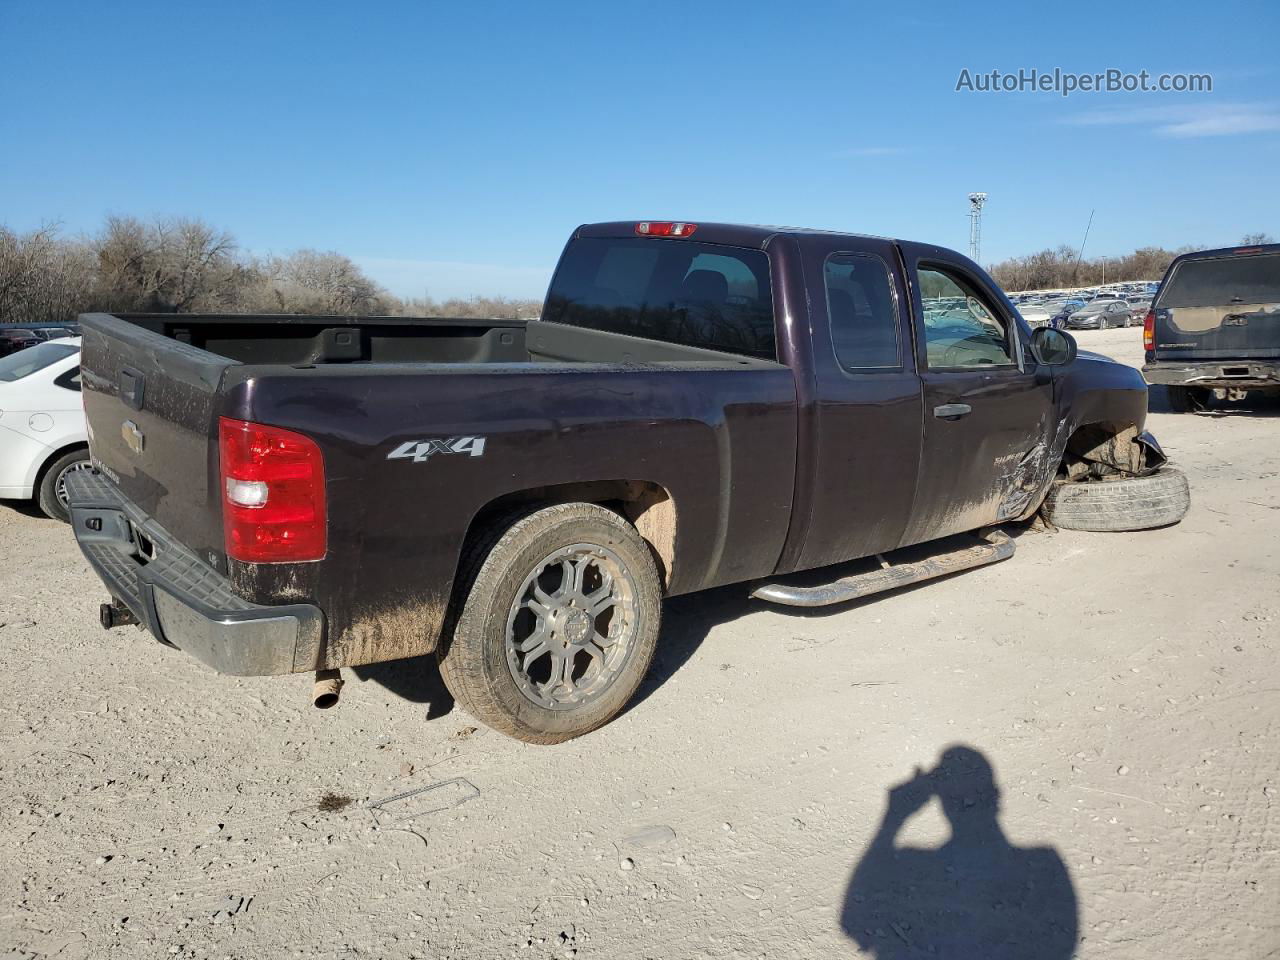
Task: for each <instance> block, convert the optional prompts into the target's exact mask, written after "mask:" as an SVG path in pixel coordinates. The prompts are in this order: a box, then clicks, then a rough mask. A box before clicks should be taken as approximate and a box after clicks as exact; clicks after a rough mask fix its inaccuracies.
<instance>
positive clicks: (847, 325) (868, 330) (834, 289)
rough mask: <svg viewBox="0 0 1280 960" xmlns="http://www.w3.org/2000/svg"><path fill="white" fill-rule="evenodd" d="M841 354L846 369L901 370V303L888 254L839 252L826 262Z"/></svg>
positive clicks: (835, 343) (834, 342)
mask: <svg viewBox="0 0 1280 960" xmlns="http://www.w3.org/2000/svg"><path fill="white" fill-rule="evenodd" d="M823 281H824V284H825V286H826V291H827V316H828V317H829V318H830V322H831V342H832V345H833V346H834V348H835V351H836V359H837V360H839V361H840V366H842V367H844V368H845V369H846V370H898V369H901V367H902V356H901V354H900V352H899V348H898V342H899V338H898V306H897V303H896V301H895V299H894V296H893V283H892V281H891V280H890V278H889V269H888V267H886V266H885V263H884V261H883V260H881V259H880V258H879V257H876V256H872V255H871V254H859V253H833V254H832V255H831V256H829V257H827V260H826V263H825V264H824V265H823Z"/></svg>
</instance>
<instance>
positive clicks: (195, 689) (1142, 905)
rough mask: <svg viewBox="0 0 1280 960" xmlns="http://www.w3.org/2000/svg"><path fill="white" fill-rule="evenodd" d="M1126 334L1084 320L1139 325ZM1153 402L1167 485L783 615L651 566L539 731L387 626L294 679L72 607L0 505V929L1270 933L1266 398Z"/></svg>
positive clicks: (313, 943) (773, 938)
mask: <svg viewBox="0 0 1280 960" xmlns="http://www.w3.org/2000/svg"><path fill="white" fill-rule="evenodd" d="M1140 338H1141V334H1140V332H1139V331H1138V330H1136V329H1128V330H1115V331H1104V332H1084V333H1082V334H1081V335H1080V340H1081V342H1082V346H1083V347H1085V348H1086V349H1099V350H1101V351H1102V352H1104V353H1108V354H1111V355H1113V356H1116V357H1117V358H1119V359H1122V360H1125V361H1126V362H1131V363H1135V364H1136V363H1138V362H1139V360H1140V349H1141V347H1140ZM1152 406H1153V409H1154V410H1155V411H1156V412H1154V413H1153V415H1152V417H1151V420H1150V427H1151V429H1152V430H1153V432H1155V433H1156V435H1157V436H1158V437H1160V439H1161V440H1162V442H1163V443H1164V445H1165V447H1166V450H1167V451H1168V452H1169V453H1170V455H1171V456H1172V457H1173V458H1175V459H1176V460H1177V461H1178V462H1179V463H1180V464H1181V465H1182V466H1183V468H1184V469H1185V470H1186V472H1187V473H1188V475H1189V477H1190V480H1191V485H1192V496H1193V505H1192V510H1191V514H1190V515H1189V516H1188V518H1187V519H1186V520H1185V521H1184V522H1183V523H1182V524H1180V525H1178V526H1175V527H1172V528H1169V529H1164V530H1157V531H1149V532H1145V533H1134V534H1110V535H1108V534H1083V533H1070V532H1065V531H1064V532H1061V533H1056V534H1044V533H1036V532H1033V531H1025V532H1023V533H1022V534H1021V535H1020V536H1019V538H1018V550H1017V554H1016V555H1015V556H1014V557H1013V558H1012V559H1011V560H1009V561H1008V562H1006V563H1003V564H998V565H996V566H993V567H986V568H983V569H979V570H975V571H971V572H968V573H964V574H960V575H958V576H954V577H951V578H949V579H947V580H945V581H940V582H936V583H932V584H926V585H921V586H918V587H916V588H912V589H907V590H903V591H899V592H897V593H895V594H892V595H888V596H884V597H881V598H873V599H871V600H868V601H865V602H861V603H858V604H854V605H849V606H844V607H840V608H836V609H834V610H830V611H821V612H818V613H812V614H807V615H806V614H803V613H797V612H795V611H788V610H784V609H775V608H770V607H768V606H765V605H763V604H760V603H758V602H755V601H750V600H748V599H746V597H745V591H744V590H743V589H741V588H740V587H738V588H727V589H722V590H718V591H715V592H713V593H710V594H706V595H701V596H696V597H689V598H683V599H680V600H677V601H674V602H672V603H670V604H668V608H667V624H666V628H665V632H664V636H663V640H662V645H661V646H660V648H659V663H658V665H657V668H656V669H655V673H654V676H653V677H652V678H651V679H650V681H649V682H648V683H647V685H646V687H645V690H644V694H643V696H642V697H641V698H640V699H639V700H638V701H637V702H636V703H635V704H634V705H633V706H632V707H631V709H630V710H629V711H628V712H627V713H626V714H625V715H624V716H623V717H622V718H621V719H619V720H618V721H616V722H615V723H613V724H611V725H609V726H608V727H606V728H604V729H603V730H600V731H598V732H597V733H595V734H592V735H591V736H588V737H586V738H583V739H581V740H578V741H575V742H572V743H569V744H565V745H562V746H557V747H528V746H524V745H521V744H519V743H516V742H514V741H512V740H508V739H505V738H503V737H501V736H499V735H497V734H494V733H492V732H490V731H488V730H486V729H485V728H483V727H480V728H477V725H476V724H475V723H473V722H472V721H471V720H470V718H469V717H467V716H466V715H464V714H463V713H461V711H458V710H450V704H449V703H448V701H447V698H446V697H445V696H444V695H442V693H441V691H440V689H439V687H438V681H436V680H435V678H434V677H433V675H432V672H431V671H430V670H429V669H428V668H427V667H426V666H425V665H424V664H421V663H409V664H402V665H398V666H396V667H383V668H378V669H370V670H366V671H364V675H363V676H362V677H360V678H355V677H353V678H352V680H351V681H350V682H349V683H348V684H347V688H346V690H345V692H344V695H343V702H342V704H341V706H339V707H338V708H337V709H335V710H330V711H324V712H322V711H316V710H314V709H312V708H311V707H310V706H309V704H308V701H307V694H308V693H309V688H310V683H309V680H307V679H306V678H303V677H296V678H284V679H274V680H272V679H248V680H237V679H231V678H221V677H217V676H215V675H213V674H211V673H209V672H207V671H205V670H204V669H203V668H202V667H200V666H199V665H198V664H197V663H196V662H194V661H192V660H190V659H188V658H186V657H184V656H183V655H182V654H180V653H177V652H175V651H172V650H168V649H165V648H162V647H160V646H158V645H156V644H155V643H154V642H153V641H151V640H150V639H149V638H148V637H147V636H146V635H145V634H142V633H139V632H135V631H132V630H118V631H113V632H111V633H105V632H103V631H102V630H101V629H99V628H98V626H97V604H98V602H99V601H100V600H101V599H102V598H103V591H102V589H101V588H100V586H99V584H98V582H97V580H96V579H95V578H94V577H93V575H92V574H91V573H90V572H89V570H88V568H87V566H86V564H85V563H84V561H83V560H82V559H81V556H80V554H79V552H78V550H77V549H76V547H75V545H74V543H73V542H72V540H71V538H70V536H69V534H68V532H67V529H66V528H65V527H64V526H61V525H59V524H56V523H53V522H51V521H47V520H44V519H39V518H37V517H36V516H34V515H33V514H32V513H31V512H30V511H22V510H15V509H11V508H9V507H7V506H5V507H0V556H3V558H4V560H3V563H0V568H2V571H0V657H2V658H3V664H4V671H5V674H6V675H7V676H8V677H9V694H8V695H7V696H6V697H5V698H4V701H3V704H2V705H0V793H2V794H3V799H2V801H0V864H3V867H2V868H0V877H2V883H3V901H2V902H3V906H2V907H0V911H2V913H0V949H4V950H7V951H9V953H8V954H7V955H9V956H15V957H53V956H57V957H65V958H80V957H83V958H99V957H106V956H121V957H130V958H149V957H161V958H167V957H174V956H178V957H210V958H223V957H231V958H259V957H262V958H267V957H270V958H278V957H289V956H306V957H340V958H353V957H389V958H400V957H432V958H448V957H451V958H467V960H475V958H489V957H512V956H521V957H530V958H537V957H573V956H576V957H579V958H583V960H588V958H595V957H620V958H629V960H630V958H636V960H640V958H684V957H690V958H692V957H697V958H719V957H770V958H792V957H794V958H804V960H810V958H813V957H831V956H858V955H860V953H859V951H860V950H865V954H863V955H875V956H878V957H881V958H885V957H897V956H911V955H917V954H920V955H924V954H926V953H927V952H928V948H929V945H930V944H931V943H932V944H934V945H936V944H937V943H939V942H942V943H943V946H942V948H941V950H940V955H943V956H946V955H950V956H957V955H961V954H963V955H970V954H967V953H964V951H963V950H962V949H961V948H960V947H958V946H956V941H952V942H951V943H950V945H949V946H948V945H947V944H946V942H945V939H946V934H947V931H951V932H952V933H955V932H956V931H957V930H958V929H959V927H958V926H957V925H958V924H960V923H961V921H960V920H958V919H957V916H956V914H957V912H959V913H963V914H964V915H965V916H966V917H967V918H968V919H967V920H965V921H964V923H965V924H967V925H968V926H967V927H965V930H966V931H967V932H965V934H964V935H965V936H974V937H979V938H981V939H982V942H983V943H984V947H983V948H982V949H981V950H980V951H974V952H977V953H980V954H981V955H982V956H985V957H1004V956H1035V957H1057V956H1061V957H1065V956H1068V955H1069V953H1070V951H1071V939H1070V938H1071V936H1072V934H1071V931H1072V929H1073V928H1074V929H1076V930H1077V933H1076V937H1077V939H1078V945H1077V947H1076V949H1077V951H1078V955H1079V956H1081V957H1102V956H1106V957H1109V958H1161V960H1167V958H1181V957H1186V958H1199V957H1205V956H1220V957H1231V958H1262V957H1266V956H1276V955H1277V954H1280V815H1278V814H1277V805H1278V804H1280V795H1278V793H1277V791H1280V773H1278V772H1277V759H1276V758H1277V756H1280V702H1278V700H1277V693H1280V676H1277V670H1276V666H1275V664H1276V657H1277V652H1278V651H1277V648H1278V647H1280V631H1278V630H1277V622H1278V621H1280V597H1278V596H1277V589H1276V587H1277V575H1278V574H1280V552H1278V551H1280V547H1278V545H1277V544H1278V539H1277V537H1276V533H1277V531H1278V530H1280V512H1278V511H1280V492H1277V491H1278V490H1280V485H1278V484H1277V480H1276V477H1277V471H1278V470H1280V446H1278V445H1277V444H1276V441H1275V436H1276V430H1277V428H1278V426H1280V404H1270V405H1266V404H1260V405H1257V406H1254V407H1242V408H1239V409H1237V410H1234V411H1233V412H1231V413H1229V414H1225V415H1222V414H1209V415H1187V416H1175V415H1172V414H1169V413H1167V412H1163V411H1165V410H1167V407H1165V406H1164V404H1163V397H1162V396H1160V395H1159V391H1158V388H1157V390H1156V391H1153V398H1152ZM952 745H963V746H964V747H965V748H967V749H962V750H951V751H950V752H948V753H947V754H946V756H945V758H944V759H943V760H942V761H941V770H942V772H941V773H940V774H939V775H938V776H936V777H932V778H924V779H920V780H916V781H915V782H914V783H911V784H908V785H907V786H904V787H902V788H900V789H897V790H895V791H894V792H893V794H892V795H890V794H889V793H888V791H889V790H890V788H892V787H895V786H896V785H898V784H901V783H903V782H904V781H907V780H909V778H911V777H912V774H913V771H914V770H915V768H916V767H917V766H919V767H923V768H925V769H932V768H934V767H935V766H937V765H938V764H939V758H940V756H942V755H943V752H944V750H947V748H948V747H951V746H952ZM984 758H985V764H989V767H990V770H991V771H993V773H994V778H995V780H996V782H997V783H998V785H999V789H1000V792H999V794H998V800H997V794H996V793H995V792H994V791H993V790H992V789H991V784H990V783H989V782H987V778H986V775H985V773H984V769H985V764H984ZM424 787H430V788H431V789H428V790H425V791H424V792H422V793H419V794H417V795H414V796H410V797H407V798H405V799H401V800H393V801H390V802H388V803H386V804H385V805H383V806H379V807H374V806H373V804H375V803H377V802H378V801H380V800H384V799H386V798H389V797H394V796H395V795H397V794H400V793H403V792H405V791H413V790H420V789H422V788H424ZM890 796H892V801H893V802H892V804H890V805H889V814H888V817H887V818H886V803H887V800H888V799H889V798H890ZM935 796H936V797H937V799H933V797H935ZM939 801H941V802H939ZM917 812H918V815H913V814H915V813H917ZM949 824H950V825H949ZM899 826H901V827H902V829H901V831H898V829H897V828H898V827H899ZM882 828H883V829H882ZM895 832H898V839H897V841H896V842H897V844H898V845H900V846H901V845H906V846H910V847H914V848H916V849H915V850H912V851H905V852H898V853H895V852H894V851H893V849H892V841H891V839H890V838H891V837H892V836H893V834H894V833H895ZM948 836H951V839H950V841H949V842H946V843H945V844H944V841H947V840H948ZM1030 848H1034V849H1030ZM860 864H861V867H860V866H859V865H860ZM855 869H857V875H856V879H855ZM904 870H909V875H904V872H903V871H904ZM970 928H972V929H970ZM956 935H957V936H959V934H956Z"/></svg>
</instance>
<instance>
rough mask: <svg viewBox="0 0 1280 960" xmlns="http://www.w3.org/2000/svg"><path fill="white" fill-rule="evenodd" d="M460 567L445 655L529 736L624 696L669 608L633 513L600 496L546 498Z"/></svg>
mask: <svg viewBox="0 0 1280 960" xmlns="http://www.w3.org/2000/svg"><path fill="white" fill-rule="evenodd" d="M463 566H464V570H463V571H462V577H463V579H462V581H461V582H460V583H459V590H458V592H457V594H456V596H457V598H458V602H460V603H461V604H462V607H461V610H460V612H459V613H458V614H457V619H456V621H455V624H454V628H453V631H452V636H449V637H447V638H446V640H445V643H444V645H442V647H441V649H440V650H439V652H438V657H439V661H440V674H441V677H442V678H443V679H444V682H445V685H446V686H447V687H448V688H449V692H450V693H452V694H453V697H454V699H455V700H457V701H458V703H459V704H460V705H461V706H462V707H463V708H464V709H465V710H466V711H467V712H468V713H470V714H471V715H472V716H474V717H476V718H477V719H478V720H480V721H482V722H483V723H485V724H486V725H488V726H490V727H493V728H494V729H495V730H498V731H500V732H501V733H505V734H508V735H509V736H512V737H515V738H516V739H517V740H523V741H525V742H526V743H559V742H561V741H564V740H569V739H572V738H573V737H577V736H581V735H582V734H584V733H588V732H590V731H591V730H594V729H596V728H597V727H599V726H602V725H603V724H605V723H608V722H609V721H610V720H612V719H613V718H614V717H615V716H617V714H618V713H619V712H620V711H621V710H622V709H623V707H625V706H626V705H627V702H628V701H629V700H630V699H631V697H632V696H633V695H634V694H635V692H636V689H637V688H638V687H639V686H640V682H641V680H643V679H644V676H645V674H646V673H647V672H648V670H649V664H650V661H652V659H653V651H654V647H655V645H656V643H657V638H658V629H659V626H660V623H661V617H662V590H661V585H660V582H659V579H658V570H657V567H656V565H655V564H654V561H653V557H652V555H651V554H650V552H649V547H648V545H647V544H646V543H645V541H644V540H643V539H642V538H641V537H640V535H639V534H638V533H637V532H636V530H635V528H634V527H632V526H631V524H629V523H628V522H627V521H626V520H624V519H623V518H622V517H620V516H618V515H617V514H616V513H614V512H612V511H611V510H606V509H605V508H604V507H601V506H598V505H596V504H590V503H567V504H559V505H556V506H552V507H546V508H544V509H542V510H538V511H536V512H534V513H531V514H528V515H527V516H525V517H523V518H522V519H520V520H518V521H516V522H515V523H514V524H511V525H510V526H509V527H507V528H506V529H505V530H502V529H499V530H496V531H492V533H491V535H490V536H489V537H488V538H487V539H486V538H479V539H478V540H477V542H475V543H474V544H473V545H472V547H471V550H470V556H469V557H467V558H464V561H463Z"/></svg>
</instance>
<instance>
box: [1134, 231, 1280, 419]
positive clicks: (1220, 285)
mask: <svg viewBox="0 0 1280 960" xmlns="http://www.w3.org/2000/svg"><path fill="white" fill-rule="evenodd" d="M1143 342H1144V344H1145V346H1146V350H1147V358H1146V360H1147V362H1146V364H1145V365H1144V366H1143V368H1142V372H1143V374H1145V375H1146V378H1147V382H1148V383H1159V384H1164V385H1165V387H1166V388H1167V390H1168V392H1169V405H1170V406H1171V407H1173V409H1174V410H1175V411H1176V412H1179V413H1188V412H1191V411H1194V410H1200V409H1203V408H1204V407H1206V406H1208V404H1209V402H1210V401H1211V400H1214V399H1218V400H1240V399H1243V398H1244V395H1245V393H1246V392H1248V391H1250V390H1266V391H1274V392H1280V243H1272V244H1264V245H1262V246H1257V247H1236V248H1230V249H1224V250H1203V251H1200V252H1199V253H1188V254H1184V255H1182V256H1181V257H1178V259H1176V260H1174V261H1173V263H1171V264H1170V265H1169V270H1168V272H1167V273H1165V276H1164V279H1163V280H1162V281H1161V282H1160V289H1159V290H1158V291H1157V292H1156V296H1155V300H1154V301H1152V304H1151V309H1150V310H1149V311H1148V312H1147V318H1146V322H1145V324H1144V325H1143Z"/></svg>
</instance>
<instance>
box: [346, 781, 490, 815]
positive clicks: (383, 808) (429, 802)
mask: <svg viewBox="0 0 1280 960" xmlns="http://www.w3.org/2000/svg"><path fill="white" fill-rule="evenodd" d="M478 796H480V790H479V789H478V788H477V787H476V785H475V784H473V783H472V782H471V781H470V780H467V779H465V778H464V777H455V778H454V779H452V780H441V781H440V782H439V783H433V784H431V785H430V786H426V787H419V788H418V789H416V790H406V791H404V792H403V793H396V794H392V795H391V796H389V797H384V798H383V799H381V800H378V801H375V802H374V803H371V804H369V812H370V813H371V814H373V818H374V820H375V821H376V822H377V823H379V824H383V823H397V822H400V821H404V820H411V819H413V818H414V817H421V816H424V815H425V814H429V813H439V812H440V811H442V810H449V809H451V808H453V807H457V806H461V805H462V804H464V803H466V802H467V801H468V800H472V799H474V798H475V797H478Z"/></svg>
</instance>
